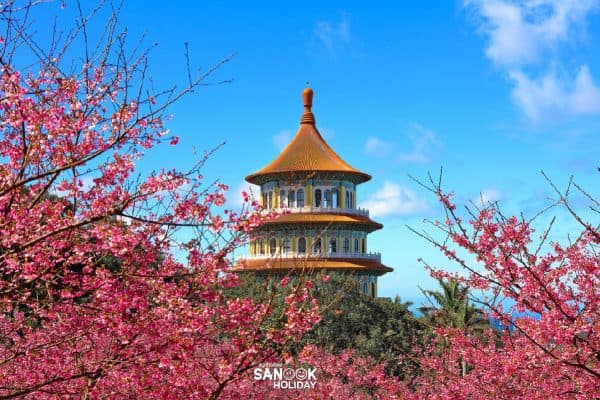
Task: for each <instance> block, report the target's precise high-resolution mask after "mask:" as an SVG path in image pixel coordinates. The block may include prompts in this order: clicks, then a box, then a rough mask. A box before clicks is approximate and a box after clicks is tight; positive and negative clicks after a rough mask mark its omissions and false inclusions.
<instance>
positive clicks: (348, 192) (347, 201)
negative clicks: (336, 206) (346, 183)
mask: <svg viewBox="0 0 600 400" xmlns="http://www.w3.org/2000/svg"><path fill="white" fill-rule="evenodd" d="M346 208H350V191H348V190H346Z"/></svg>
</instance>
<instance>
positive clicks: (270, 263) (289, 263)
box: [234, 258, 393, 275]
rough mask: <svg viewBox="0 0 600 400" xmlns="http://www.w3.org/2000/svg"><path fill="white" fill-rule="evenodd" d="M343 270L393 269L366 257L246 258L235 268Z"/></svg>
mask: <svg viewBox="0 0 600 400" xmlns="http://www.w3.org/2000/svg"><path fill="white" fill-rule="evenodd" d="M323 269H327V270H343V271H351V272H357V273H360V272H368V273H376V274H378V275H382V274H385V273H386V272H392V271H393V269H392V268H390V267H388V266H385V265H383V264H382V263H380V262H378V261H373V260H366V259H343V258H339V259H336V258H333V259H332V258H328V259H318V258H317V259H312V258H311V259H308V258H273V259H245V260H243V261H242V262H241V263H238V265H237V266H236V267H235V268H234V271H248V272H259V271H260V272H261V273H268V272H275V273H280V272H289V271H292V270H295V271H298V270H304V271H306V270H308V271H311V270H313V271H314V270H323Z"/></svg>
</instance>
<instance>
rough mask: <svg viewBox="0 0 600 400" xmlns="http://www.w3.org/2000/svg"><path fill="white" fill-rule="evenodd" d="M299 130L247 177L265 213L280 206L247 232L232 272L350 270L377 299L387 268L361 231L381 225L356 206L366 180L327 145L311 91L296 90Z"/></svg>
mask: <svg viewBox="0 0 600 400" xmlns="http://www.w3.org/2000/svg"><path fill="white" fill-rule="evenodd" d="M302 97H303V100H304V112H303V114H302V117H301V119H300V128H299V129H298V132H297V133H296V135H295V136H294V138H293V139H292V141H291V142H290V143H289V144H288V145H287V147H286V148H285V149H284V150H283V151H282V152H281V154H279V156H278V157H277V158H276V159H275V160H273V161H272V162H271V163H270V164H268V165H267V166H266V167H264V168H263V169H261V170H259V171H258V172H255V173H253V174H251V175H248V176H247V177H246V181H248V182H249V183H252V184H255V185H258V186H259V187H260V201H261V204H262V206H263V208H264V210H265V212H270V211H281V212H282V213H281V214H279V215H278V216H277V217H276V218H275V219H273V220H269V221H267V222H265V223H264V224H263V225H262V226H261V227H260V228H258V229H257V230H255V231H254V232H253V233H252V236H251V240H250V254H249V255H248V256H245V257H243V260H241V262H240V263H239V264H238V268H236V269H237V270H238V271H253V272H256V273H259V274H262V275H288V274H291V275H294V274H299V273H303V272H309V271H310V272H314V271H340V272H344V273H351V274H353V275H355V276H356V277H357V280H358V282H360V288H361V291H362V292H364V293H366V294H368V295H370V296H372V297H376V296H377V277H378V276H380V275H382V274H384V273H386V272H390V271H392V268H389V267H387V266H385V265H383V264H382V263H381V254H380V253H372V252H368V251H367V249H368V244H367V236H368V234H369V233H371V232H373V231H375V230H378V229H381V228H383V225H381V224H379V223H377V222H375V221H373V220H371V219H370V218H369V211H368V210H364V209H359V208H357V206H356V203H357V201H356V200H357V188H358V185H359V184H361V183H363V182H366V181H368V180H370V179H371V176H370V175H368V174H366V173H364V172H361V171H359V170H357V169H355V168H353V167H352V166H350V165H349V164H348V163H347V162H345V161H344V160H342V159H341V158H340V157H339V156H338V155H337V154H336V153H335V151H333V149H332V148H331V147H329V145H328V144H327V143H326V142H325V140H324V139H323V137H322V136H321V134H320V133H319V131H318V130H317V127H316V124H315V117H314V115H313V113H312V110H311V108H312V99H313V91H312V90H311V89H310V88H307V89H305V90H304V92H303V93H302Z"/></svg>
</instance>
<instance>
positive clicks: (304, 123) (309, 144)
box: [246, 88, 371, 184]
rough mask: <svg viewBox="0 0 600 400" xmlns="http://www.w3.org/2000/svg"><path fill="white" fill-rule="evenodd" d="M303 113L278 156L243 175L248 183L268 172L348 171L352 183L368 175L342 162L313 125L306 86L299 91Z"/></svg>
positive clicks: (263, 178) (262, 178)
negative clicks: (302, 100) (290, 139)
mask: <svg viewBox="0 0 600 400" xmlns="http://www.w3.org/2000/svg"><path fill="white" fill-rule="evenodd" d="M302 97H303V99H304V113H303V114H302V118H301V119H300V128H299V129H298V132H296V135H295V136H294V138H293V139H292V141H291V142H290V143H289V144H288V145H287V146H286V148H285V149H283V151H282V152H281V153H280V154H279V156H278V157H277V158H276V159H275V160H273V161H272V162H271V163H270V164H269V165H267V166H266V167H264V168H263V169H261V170H260V171H258V172H255V173H253V174H251V175H248V176H247V177H246V180H247V181H248V182H250V183H254V184H260V183H262V182H265V181H266V180H268V179H269V177H270V176H273V175H280V174H293V173H298V172H304V173H307V174H308V173H312V172H331V173H342V174H348V175H350V176H351V177H352V178H353V180H354V181H355V183H362V182H366V181H368V180H369V179H371V176H370V175H369V174H366V173H364V172H361V171H359V170H357V169H356V168H354V167H352V166H351V165H350V164H348V163H347V162H345V161H344V160H342V159H341V158H340V156H338V155H337V154H336V152H335V151H333V149H332V148H331V147H329V145H328V144H327V143H326V142H325V140H324V139H323V137H322V136H321V134H320V133H319V131H318V130H317V127H316V126H315V117H314V115H313V113H312V111H311V107H312V98H313V91H312V89H310V88H306V89H304V91H303V92H302Z"/></svg>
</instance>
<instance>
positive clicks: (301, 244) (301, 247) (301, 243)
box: [298, 237, 306, 254]
mask: <svg viewBox="0 0 600 400" xmlns="http://www.w3.org/2000/svg"><path fill="white" fill-rule="evenodd" d="M298 253H300V254H304V253H306V238H303V237H301V238H298Z"/></svg>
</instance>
